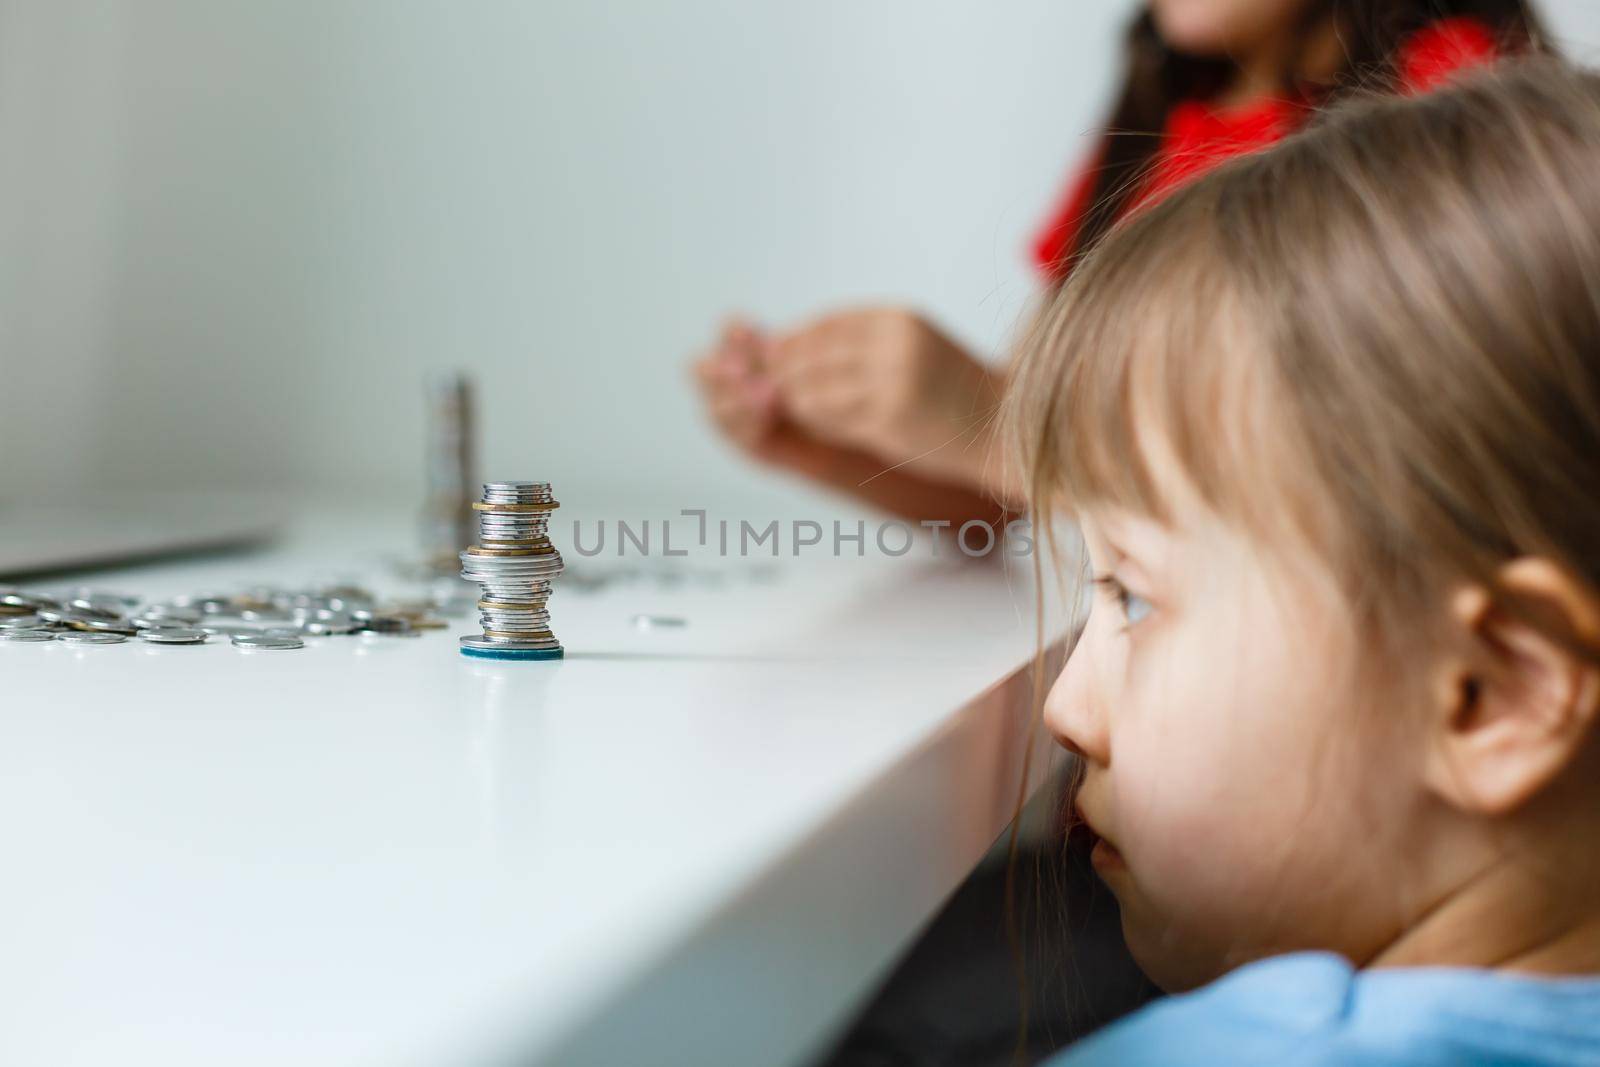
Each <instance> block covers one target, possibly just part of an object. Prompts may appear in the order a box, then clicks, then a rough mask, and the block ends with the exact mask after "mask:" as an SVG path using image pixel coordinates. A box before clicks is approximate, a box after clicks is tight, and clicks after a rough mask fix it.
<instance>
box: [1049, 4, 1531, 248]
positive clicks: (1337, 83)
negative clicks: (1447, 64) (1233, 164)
mask: <svg viewBox="0 0 1600 1067" xmlns="http://www.w3.org/2000/svg"><path fill="white" fill-rule="evenodd" d="M1329 17H1332V18H1333V19H1334V20H1335V24H1336V26H1337V27H1338V31H1339V40H1340V42H1341V43H1342V44H1343V46H1344V53H1345V58H1344V64H1343V67H1342V69H1341V70H1340V71H1339V72H1338V73H1337V75H1336V76H1335V78H1334V79H1333V80H1332V81H1331V82H1329V83H1326V84H1322V85H1311V84H1307V83H1305V82H1304V81H1302V80H1301V79H1300V78H1299V76H1298V70H1299V67H1300V63H1301V58H1302V57H1301V55H1300V53H1301V52H1302V51H1303V48H1304V44H1305V42H1306V41H1307V40H1308V39H1309V37H1310V34H1311V33H1312V31H1313V30H1314V29H1315V28H1316V27H1318V26H1321V25H1323V24H1324V23H1325V20H1326V19H1328V18H1329ZM1458 17H1468V18H1475V19H1478V20H1479V21H1481V22H1483V23H1484V24H1485V25H1486V26H1487V27H1488V28H1489V30H1490V32H1491V33H1494V34H1495V35H1496V37H1497V38H1498V39H1499V41H1500V43H1501V46H1502V47H1503V48H1505V49H1506V50H1507V51H1511V52H1520V51H1529V50H1544V49H1545V48H1546V47H1547V46H1546V45H1545V43H1544V36H1543V31H1542V29H1541V26H1540V23H1539V18H1538V16H1537V15H1536V14H1535V13H1534V10H1533V6H1532V5H1531V4H1529V3H1527V2H1526V0H1311V2H1310V3H1309V4H1307V5H1306V10H1305V12H1304V13H1303V14H1302V15H1301V18H1300V27H1299V33H1300V37H1301V42H1300V47H1298V48H1295V49H1292V50H1291V52H1290V58H1289V62H1288V64H1287V65H1286V68H1285V70H1284V73H1283V87H1284V89H1285V90H1288V91H1289V92H1291V93H1292V94H1293V96H1294V97H1295V98H1297V99H1301V100H1304V101H1305V102H1306V104H1307V105H1308V106H1318V105H1322V104H1326V103H1328V102H1330V101H1331V100H1332V99H1333V98H1335V97H1337V96H1338V95H1339V94H1341V93H1343V92H1345V91H1348V90H1350V89H1353V88H1357V87H1361V88H1369V89H1370V88H1374V87H1380V86H1383V85H1385V84H1386V83H1392V81H1393V79H1394V77H1395V73H1396V72H1395V70H1394V58H1395V56H1396V54H1397V53H1398V52H1399V50H1400V46H1401V44H1402V43H1403V42H1404V41H1405V40H1406V38H1408V37H1410V36H1411V35H1412V34H1413V33H1415V32H1416V31H1418V30H1419V29H1422V28H1423V27H1424V26H1427V25H1428V24H1429V23H1432V22H1436V21H1438V20H1440V19H1446V18H1458ZM1126 63H1127V75H1126V78H1125V80H1124V82H1123V86H1122V92H1121V93H1120V94H1119V96H1118V98H1117V103H1116V105H1115V106H1114V107H1113V108H1112V110H1111V116H1110V119H1109V121H1108V122H1107V124H1106V136H1105V144H1104V147H1103V148H1102V152H1101V157H1100V162H1099V174H1098V177H1097V179H1096V181H1095V185H1094V192H1093V195H1092V196H1091V198H1090V207H1089V210H1088V211H1087V212H1085V214H1084V216H1083V219H1082V221H1081V223H1080V224H1079V227H1078V232H1077V235H1076V238H1075V240H1074V243H1073V244H1072V245H1071V246H1070V247H1068V248H1067V249H1066V253H1065V254H1066V255H1067V256H1068V257H1070V258H1072V259H1076V258H1077V256H1079V255H1081V254H1082V253H1083V252H1086V251H1087V250H1088V249H1089V248H1091V247H1092V246H1093V245H1094V243H1095V242H1096V241H1098V240H1099V239H1100V238H1101V237H1103V236H1104V235H1105V232H1106V231H1107V230H1109V229H1110V228H1111V225H1112V223H1114V222H1115V221H1116V220H1117V219H1118V217H1120V216H1121V214H1122V212H1123V209H1124V208H1125V207H1126V206H1127V204H1128V202H1129V200H1130V198H1132V197H1133V195H1134V193H1135V192H1136V191H1137V188H1138V185H1139V180H1140V179H1141V178H1142V177H1143V176H1144V173H1145V170H1146V168H1147V167H1148V165H1149V163H1150V160H1151V157H1152V156H1153V155H1154V154H1155V151H1156V149H1157V147H1158V145H1159V135H1160V134H1161V131H1162V130H1163V128H1164V127H1165V126H1166V122H1167V114H1168V112H1170V111H1171V110H1172V108H1173V106H1174V105H1175V104H1178V103H1180V102H1182V101H1184V100H1196V99H1200V100H1203V99H1206V98H1208V97H1211V96H1215V95H1216V94H1217V93H1219V92H1221V91H1222V90H1223V89H1224V88H1226V87H1227V84H1228V81H1229V79H1230V78H1232V77H1233V75H1234V71H1235V68H1234V65H1233V63H1232V62H1230V61H1229V60H1227V59H1220V58H1206V57H1198V56H1189V55H1183V54H1180V53H1178V52H1174V51H1173V50H1172V49H1171V48H1169V47H1168V46H1167V44H1166V42H1165V41H1163V40H1162V39H1161V36H1160V34H1159V33H1158V32H1157V31H1156V26H1155V20H1154V18H1153V17H1152V16H1151V14H1150V12H1149V10H1148V9H1147V10H1145V11H1144V12H1142V13H1141V14H1140V15H1139V16H1138V17H1137V18H1135V19H1134V21H1133V24H1132V25H1131V26H1130V27H1129V28H1128V42H1127V60H1126Z"/></svg>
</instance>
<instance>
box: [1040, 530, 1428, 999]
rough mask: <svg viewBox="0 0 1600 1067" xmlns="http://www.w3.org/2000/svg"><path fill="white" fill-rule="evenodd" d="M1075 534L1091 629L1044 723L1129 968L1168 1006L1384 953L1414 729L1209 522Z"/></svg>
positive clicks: (1309, 603) (1314, 583)
mask: <svg viewBox="0 0 1600 1067" xmlns="http://www.w3.org/2000/svg"><path fill="white" fill-rule="evenodd" d="M1080 519H1081V528H1082V530H1083V534H1084V538H1085V542H1086V544H1087V547H1088V550H1089V558H1090V562H1091V564H1092V567H1093V570H1094V574H1095V575H1096V579H1097V581H1096V585H1095V589H1094V601H1093V607H1092V609H1091V611H1090V615H1089V619H1088V623H1087V628H1086V629H1085V631H1084V633H1083V636H1082V638H1081V640H1080V641H1079V643H1078V645H1077V646H1076V648H1075V649H1074V650H1073V653H1072V656H1071V658H1070V660H1069V661H1068V663H1067V665H1066V668H1065V669H1064V670H1063V671H1062V674H1061V677H1060V679H1059V680H1058V681H1057V682H1056V684H1055V687H1054V688H1053V689H1052V691H1051V693H1050V695H1049V699H1048V701H1047V703H1046V706H1045V718H1046V721H1047V723H1048V725H1049V727H1050V729H1051V731H1052V732H1053V733H1054V734H1055V735H1056V737H1057V739H1058V740H1060V741H1061V743H1062V744H1064V745H1065V746H1067V747H1068V748H1069V749H1072V750H1075V751H1076V752H1077V753H1079V755H1080V756H1081V758H1082V759H1083V761H1084V770H1085V775H1084V778H1083V781H1082V788H1081V791H1080V792H1079V794H1078V807H1079V810H1080V813H1081V814H1082V816H1083V818H1084V819H1085V821H1086V822H1088V823H1089V825H1090V827H1091V828H1092V829H1093V830H1094V831H1095V832H1096V833H1097V834H1098V835H1099V836H1100V837H1101V839H1102V840H1101V843H1100V845H1099V846H1097V848H1096V852H1095V856H1094V863H1095V868H1096V871H1097V872H1098V873H1099V874H1100V876H1101V878H1102V879H1103V880H1104V881H1105V882H1106V884H1107V885H1108V886H1109V887H1110V888H1111V890H1112V891H1113V892H1114V893H1115V894H1116V897H1117V899H1118V901H1119V903H1120V905H1121V909H1122V923H1123V929H1124V933H1125V935H1126V937H1127V941H1128V945H1129V947H1130V949H1131V950H1132V952H1133V955H1134V958H1135V959H1136V960H1137V961H1138V962H1139V964H1140V966H1141V967H1143V968H1144V970H1145V971H1146V973H1147V974H1149V975H1150V977H1151V978H1152V979H1153V980H1155V981H1156V982H1157V983H1158V984H1160V985H1162V986H1163V987H1165V988H1167V989H1169V990H1175V989H1185V988H1190V987H1192V986H1195V985H1199V984H1201V983H1204V982H1206V981H1209V980H1211V979H1212V978H1214V977H1216V976H1218V975H1220V974H1222V973H1225V972H1226V971H1227V970H1229V969H1231V968H1232V967H1234V966H1237V965H1238V964H1240V963H1242V962H1246V961H1247V960H1249V959H1254V958H1259V957H1261V956H1264V955H1270V954H1274V953H1277V952H1283V951H1292V950H1294V949H1296V948H1310V947H1320V948H1330V949H1333V950H1336V951H1343V952H1345V953H1346V954H1347V955H1350V956H1352V957H1353V958H1357V959H1359V958H1361V957H1362V955H1363V954H1364V953H1365V952H1367V951H1370V950H1372V949H1374V948H1375V947H1376V946H1377V945H1380V944H1382V943H1384V942H1385V941H1386V940H1387V939H1388V938H1389V937H1391V936H1393V934H1394V933H1395V932H1396V930H1398V929H1399V928H1400V925H1401V920H1400V918H1399V916H1398V915H1397V914H1396V911H1397V909H1398V906H1399V904H1400V903H1401V900H1402V899H1403V897H1404V895H1405V892H1404V881H1405V879H1404V877H1403V875H1402V874H1401V872H1400V871H1399V870H1398V868H1397V867H1396V866H1394V865H1391V864H1388V863H1386V862H1385V860H1386V859H1388V858H1395V857H1402V856H1405V855H1407V854H1408V853H1407V851H1406V850H1408V849H1411V848H1412V847H1413V841H1414V838H1415V837H1416V835H1417V830H1416V829H1415V828H1416V827H1417V825H1418V821H1417V819H1416V818H1415V817H1414V816H1415V813H1416V812H1417V811H1418V810H1419V806H1420V805H1421V804H1422V803H1423V793H1422V791H1421V788H1420V786H1419V785H1418V780H1417V775H1416V774H1415V772H1414V770H1412V769H1410V768H1414V766H1415V763H1414V758H1413V757H1412V756H1411V755H1410V754H1412V753H1414V752H1415V751H1416V743H1415V740H1414V739H1413V738H1412V737H1410V736H1409V735H1408V732H1407V727H1406V725H1405V724H1406V722H1407V721H1408V720H1410V719H1415V718H1416V717H1415V716H1408V715H1407V714H1405V712H1406V710H1407V709H1404V708H1401V707H1397V706H1394V705H1393V704H1392V703H1391V702H1388V701H1386V700H1385V698H1384V697H1383V695H1382V694H1381V693H1380V692H1378V691H1377V690H1375V689H1373V688H1371V686H1370V684H1364V685H1361V686H1358V685H1357V684H1356V683H1355V682H1354V680H1353V679H1352V676H1351V669H1352V668H1353V667H1356V666H1359V665H1360V657H1359V655H1358V653H1359V649H1358V648H1357V643H1356V641H1355V638H1354V635H1353V633H1352V632H1351V627H1350V626H1349V624H1348V623H1347V622H1346V621H1345V619H1346V616H1345V614H1344V612H1343V610H1342V608H1341V606H1340V603H1339V600H1338V597H1337V595H1336V593H1335V592H1334V590H1333V589H1332V587H1331V584H1330V583H1329V582H1327V581H1326V580H1323V579H1319V578H1317V577H1316V575H1317V574H1319V573H1321V572H1319V570H1318V569H1317V567H1316V566H1315V565H1314V564H1312V563H1310V562H1309V561H1308V562H1307V563H1306V564H1305V565H1304V566H1303V567H1298V568H1294V569H1293V573H1290V569H1289V568H1286V567H1284V566H1282V565H1279V564H1268V563H1267V562H1266V560H1265V559H1264V557H1263V554H1262V553H1261V552H1260V551H1259V550H1257V549H1255V548H1253V547H1252V545H1251V544H1250V543H1249V542H1248V541H1247V540H1245V538H1244V537H1243V536H1242V535H1239V534H1237V533H1235V532H1232V531H1230V530H1229V529H1227V528H1225V527H1224V526H1223V525H1222V524H1220V523H1219V522H1215V521H1194V522H1188V521H1186V522H1185V524H1184V528H1183V530H1182V531H1181V532H1179V531H1176V530H1172V529H1167V528H1164V527H1162V526H1160V525H1157V524H1156V523H1154V522H1151V521H1148V520H1144V519H1139V518H1134V517H1131V516H1127V515H1122V514H1111V513H1101V512H1096V513H1095V514H1092V515H1091V514H1084V515H1081V516H1080ZM1380 813H1381V817H1380ZM1374 860H1376V862H1374ZM1397 883H1398V884H1397ZM1397 889H1398V890H1399V891H1398V892H1397Z"/></svg>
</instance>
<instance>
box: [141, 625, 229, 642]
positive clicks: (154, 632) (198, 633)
mask: <svg viewBox="0 0 1600 1067" xmlns="http://www.w3.org/2000/svg"><path fill="white" fill-rule="evenodd" d="M210 636H211V635H210V634H208V633H206V632H205V631H204V630H190V629H187V628H184V627H180V626H169V627H165V628H161V629H149V630H145V631H144V632H142V633H140V634H139V637H140V639H141V640H144V641H148V642H150V643H151V644H152V645H203V644H205V643H206V641H207V640H208V639H209V638H210Z"/></svg>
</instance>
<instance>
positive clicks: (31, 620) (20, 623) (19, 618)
mask: <svg viewBox="0 0 1600 1067" xmlns="http://www.w3.org/2000/svg"><path fill="white" fill-rule="evenodd" d="M43 621H44V620H43V619H41V618H39V616H37V615H10V616H7V617H6V618H3V619H0V630H37V629H38V628H39V624H40V623H41V622H43Z"/></svg>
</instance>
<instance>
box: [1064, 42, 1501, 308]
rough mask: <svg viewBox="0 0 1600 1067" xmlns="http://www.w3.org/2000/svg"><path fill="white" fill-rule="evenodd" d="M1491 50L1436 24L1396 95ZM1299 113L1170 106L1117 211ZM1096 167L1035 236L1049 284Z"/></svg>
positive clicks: (1268, 138)
mask: <svg viewBox="0 0 1600 1067" xmlns="http://www.w3.org/2000/svg"><path fill="white" fill-rule="evenodd" d="M1498 53H1499V47H1498V46H1497V44H1496V42H1495V36H1494V31H1493V30H1491V29H1490V27H1489V26H1488V24H1486V23H1484V22H1482V21H1480V20H1478V19H1475V18H1468V17H1459V18H1449V19H1441V20H1439V21H1438V22H1435V23H1432V24H1431V25H1429V26H1426V27H1424V28H1423V29H1421V30H1418V31H1417V32H1416V33H1414V34H1412V35H1411V36H1410V37H1409V38H1407V39H1406V41H1405V43H1404V44H1403V45H1401V47H1400V52H1399V56H1398V60H1397V63H1396V67H1397V70H1398V73H1399V84H1400V87H1401V91H1402V92H1406V93H1421V92H1426V91H1427V90H1429V89H1432V88H1434V87H1435V86H1437V85H1439V84H1440V83H1441V82H1443V81H1445V80H1446V79H1448V78H1449V77H1450V75H1452V74H1454V73H1455V72H1456V71H1459V70H1461V69H1463V68H1466V67H1471V66H1475V65H1477V64H1480V63H1486V62H1488V61H1490V60H1492V59H1493V58H1494V57H1495V56H1496V55H1497V54H1498ZM1306 113H1307V112H1306V109H1305V108H1304V107H1303V106H1300V105H1298V104H1296V103H1295V102H1294V101H1293V100H1290V99H1288V98H1285V97H1264V98H1262V99H1261V100H1260V101H1258V102H1256V103H1252V104H1245V105H1242V106H1240V107H1233V108H1224V109H1217V108H1214V107H1212V106H1211V105H1210V104H1208V103H1206V102H1205V101H1203V100H1185V101H1182V102H1180V103H1178V104H1176V105H1174V106H1173V108H1172V110H1171V111H1170V112H1169V113H1168V114H1167V124H1166V128H1165V129H1163V130H1162V132H1161V144H1160V146H1159V147H1158V148H1157V149H1156V152H1155V156H1154V157H1153V158H1152V159H1151V161H1150V169H1149V172H1148V176H1147V177H1146V178H1145V179H1144V183H1143V185H1142V187H1141V188H1140V189H1139V190H1138V191H1137V192H1136V193H1135V194H1134V195H1133V197H1132V198H1131V199H1130V200H1129V202H1128V204H1127V206H1126V207H1125V208H1124V210H1125V211H1126V210H1129V209H1131V208H1135V207H1138V206H1140V205H1142V204H1147V203H1151V202H1153V201H1155V200H1159V199H1160V198H1161V197H1163V196H1166V195H1167V194H1168V193H1170V192H1172V191H1173V190H1174V189H1176V188H1178V187H1179V186H1181V185H1183V184H1184V183H1185V182H1187V181H1190V180H1191V179H1193V178H1196V177H1198V176H1199V175H1201V174H1204V173H1205V172H1206V171H1208V170H1210V169H1211V168H1212V167H1214V166H1216V165H1217V164H1218V163H1221V162H1222V161H1223V160H1226V159H1229V158H1231V157H1233V156H1238V155H1243V154H1245V153H1247V152H1253V151H1255V150H1256V149H1258V148H1265V147H1266V146H1268V145H1270V144H1272V143H1273V142H1274V141H1276V140H1278V139H1279V138H1281V137H1283V136H1285V135H1286V134H1289V133H1292V132H1293V131H1294V129H1295V128H1296V127H1297V126H1298V125H1299V124H1300V121H1301V119H1302V118H1303V117H1304V116H1305V115H1306ZM1098 170H1099V168H1098V167H1097V166H1090V167H1086V168H1085V169H1084V170H1083V171H1082V172H1081V173H1080V174H1079V175H1078V177H1077V178H1076V179H1075V180H1074V181H1073V182H1072V185H1071V186H1070V188H1069V189H1068V190H1067V195H1066V197H1065V198H1064V199H1063V200H1062V201H1061V203H1060V204H1059V206H1058V207H1057V208H1056V210H1055V211H1054V212H1053V213H1052V214H1051V215H1050V218H1049V221H1048V222H1046V224H1045V225H1044V226H1043V227H1042V228H1041V229H1040V230H1039V232H1038V235H1037V236H1036V237H1035V238H1034V242H1033V260H1034V263H1035V265H1037V266H1038V267H1039V269H1040V270H1041V271H1043V273H1044V275H1045V277H1046V278H1047V279H1049V280H1050V281H1051V282H1058V281H1060V280H1061V279H1062V278H1063V277H1064V276H1065V274H1066V271H1065V270H1064V269H1063V264H1064V258H1063V257H1064V256H1065V255H1066V253H1067V251H1068V250H1069V249H1071V248H1072V247H1073V245H1074V244H1075V243H1076V239H1077V234H1078V224H1079V222H1080V221H1081V220H1082V218H1083V215H1084V213H1085V212H1086V211H1088V209H1089V204H1090V199H1091V198H1092V197H1093V196H1094V185H1095V178H1096V177H1097V173H1098Z"/></svg>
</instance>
